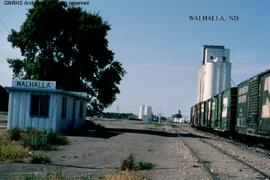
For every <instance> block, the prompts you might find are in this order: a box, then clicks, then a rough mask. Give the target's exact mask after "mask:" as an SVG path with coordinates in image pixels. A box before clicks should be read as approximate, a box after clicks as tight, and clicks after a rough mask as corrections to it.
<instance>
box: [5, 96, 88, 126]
mask: <svg viewBox="0 0 270 180" xmlns="http://www.w3.org/2000/svg"><path fill="white" fill-rule="evenodd" d="M9 93H10V94H9V112H8V126H7V128H8V129H10V128H15V127H18V128H20V129H22V130H26V129H27V128H29V127H33V128H37V129H40V130H49V129H52V130H54V131H67V130H69V129H68V128H70V127H71V123H72V110H73V101H74V100H75V101H76V107H75V123H74V128H79V127H81V125H82V123H84V120H85V117H86V100H84V99H82V98H75V97H73V96H69V95H64V94H61V93H60V94H59V93H44V92H35V93H33V92H24V91H10V92H9ZM31 94H41V95H49V96H50V100H49V101H50V102H49V115H48V117H39V116H31V115H30V108H31V107H30V105H31V104H30V103H31ZM63 97H66V98H67V114H66V119H62V117H61V115H62V100H63ZM80 102H83V114H82V118H80Z"/></svg>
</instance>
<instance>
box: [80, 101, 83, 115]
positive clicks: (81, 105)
mask: <svg viewBox="0 0 270 180" xmlns="http://www.w3.org/2000/svg"><path fill="white" fill-rule="evenodd" d="M82 117H83V102H82V101H81V102H80V119H82Z"/></svg>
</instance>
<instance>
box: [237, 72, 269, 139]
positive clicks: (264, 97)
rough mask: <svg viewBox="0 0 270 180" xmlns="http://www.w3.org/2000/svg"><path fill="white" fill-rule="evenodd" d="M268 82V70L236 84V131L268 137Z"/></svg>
mask: <svg viewBox="0 0 270 180" xmlns="http://www.w3.org/2000/svg"><path fill="white" fill-rule="evenodd" d="M269 83H270V70H268V71H265V72H263V73H260V74H258V75H256V76H253V77H252V78H250V79H248V80H247V81H244V82H243V83H241V84H239V85H238V87H237V88H238V97H237V98H238V102H237V124H236V131H237V133H239V134H244V135H248V136H257V137H264V138H270V122H269V121H270V105H269V92H270V85H269Z"/></svg>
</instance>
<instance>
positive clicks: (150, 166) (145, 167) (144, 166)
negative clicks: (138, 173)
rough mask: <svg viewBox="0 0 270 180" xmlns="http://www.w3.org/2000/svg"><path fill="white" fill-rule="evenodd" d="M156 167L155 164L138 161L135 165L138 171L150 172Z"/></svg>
mask: <svg viewBox="0 0 270 180" xmlns="http://www.w3.org/2000/svg"><path fill="white" fill-rule="evenodd" d="M154 167H156V165H155V164H153V163H151V162H146V161H139V162H138V165H137V169H138V170H151V169H153V168H154Z"/></svg>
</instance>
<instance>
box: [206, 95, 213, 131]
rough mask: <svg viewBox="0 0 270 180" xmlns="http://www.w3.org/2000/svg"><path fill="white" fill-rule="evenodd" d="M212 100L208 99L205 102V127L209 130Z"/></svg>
mask: <svg viewBox="0 0 270 180" xmlns="http://www.w3.org/2000/svg"><path fill="white" fill-rule="evenodd" d="M211 109H212V99H208V100H207V101H206V102H205V127H206V128H207V129H211V118H212V113H211Z"/></svg>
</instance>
